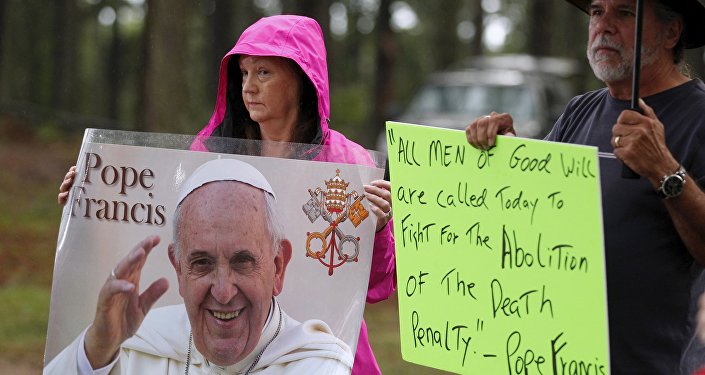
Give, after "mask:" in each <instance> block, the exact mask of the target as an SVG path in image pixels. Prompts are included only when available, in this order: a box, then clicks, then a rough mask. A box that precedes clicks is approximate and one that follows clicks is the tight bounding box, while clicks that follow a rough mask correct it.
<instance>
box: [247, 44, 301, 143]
mask: <svg viewBox="0 0 705 375" xmlns="http://www.w3.org/2000/svg"><path fill="white" fill-rule="evenodd" d="M240 72H241V73H242V101H243V102H244V103H245V108H247V111H248V112H249V113H250V118H251V119H252V120H253V121H255V122H257V123H259V125H260V127H261V128H262V131H263V133H267V132H281V131H284V132H292V131H293V128H294V126H295V125H296V121H297V118H298V114H299V101H300V98H299V97H300V95H301V94H300V92H301V90H300V85H301V83H300V79H299V76H298V74H297V73H296V71H294V68H293V67H292V66H291V62H289V61H288V60H287V59H285V58H283V57H273V56H247V55H242V56H240ZM288 136H291V134H289V135H288ZM280 140H284V141H288V140H289V139H280Z"/></svg>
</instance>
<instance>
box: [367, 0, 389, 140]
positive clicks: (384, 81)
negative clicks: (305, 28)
mask: <svg viewBox="0 0 705 375" xmlns="http://www.w3.org/2000/svg"><path fill="white" fill-rule="evenodd" d="M390 5H391V0H381V1H380V5H379V14H378V16H377V24H376V28H377V30H376V31H377V33H376V35H375V37H376V39H377V42H376V44H375V45H376V46H377V61H376V67H377V69H376V70H375V79H374V85H375V86H374V96H373V98H374V102H373V103H372V108H373V110H372V121H370V122H369V123H368V124H367V125H366V127H367V129H366V131H364V132H363V133H362V134H364V136H365V139H364V140H363V142H364V143H365V144H369V145H371V144H374V141H375V137H376V136H377V134H378V133H379V129H380V128H382V127H383V126H384V120H386V118H387V111H388V109H389V106H390V104H391V103H392V99H393V97H394V90H393V89H394V86H393V83H394V80H393V78H394V63H395V59H394V56H396V51H397V40H396V36H395V34H394V33H393V32H392V29H391V27H390V19H391V14H390V11H389V7H390Z"/></svg>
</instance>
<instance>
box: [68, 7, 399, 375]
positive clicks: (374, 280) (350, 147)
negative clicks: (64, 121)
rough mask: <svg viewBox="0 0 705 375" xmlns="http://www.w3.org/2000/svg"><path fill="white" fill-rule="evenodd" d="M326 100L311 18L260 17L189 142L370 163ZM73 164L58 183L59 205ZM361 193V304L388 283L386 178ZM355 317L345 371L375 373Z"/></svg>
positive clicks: (229, 60)
mask: <svg viewBox="0 0 705 375" xmlns="http://www.w3.org/2000/svg"><path fill="white" fill-rule="evenodd" d="M329 123H330V98H329V89H328V65H327V62H326V49H325V45H324V41H323V33H322V31H321V27H320V26H319V25H318V23H317V22H316V21H315V20H313V19H311V18H307V17H302V16H289V15H282V16H273V17H266V18H262V19H260V20H259V21H257V22H256V23H254V24H252V25H251V26H250V27H248V28H247V29H246V30H245V31H244V32H243V33H242V35H241V36H240V39H239V40H238V41H237V43H236V44H235V46H234V47H233V48H232V50H230V52H228V53H227V54H226V55H225V57H223V59H222V61H221V63H220V79H219V82H218V95H217V98H216V103H215V110H214V111H213V115H212V116H211V118H210V120H209V121H208V124H206V126H205V127H204V128H203V129H202V130H201V131H200V132H199V133H198V136H197V137H196V140H195V141H194V142H193V144H192V145H191V149H193V150H201V151H206V150H216V149H217V148H218V146H217V138H211V137H230V138H243V139H253V140H264V141H277V142H295V143H302V144H311V145H315V146H319V145H320V146H326V147H315V146H313V147H310V148H308V149H307V150H305V151H304V153H305V156H306V157H307V158H309V159H312V160H318V161H330V162H338V163H354V164H367V165H371V164H372V160H371V158H370V156H369V154H368V153H367V151H366V150H365V149H364V148H363V147H361V146H360V145H358V144H356V143H355V142H352V141H350V140H348V139H347V138H345V136H343V135H342V134H340V133H339V132H337V131H335V130H332V129H330V128H329V127H328V124H329ZM277 142H272V143H270V142H263V143H262V149H261V150H257V151H256V152H257V153H258V154H261V155H267V156H286V155H285V153H286V152H288V150H289V148H288V147H287V146H286V145H282V144H279V143H277ZM74 176H75V167H72V168H71V170H69V172H68V173H67V175H66V178H65V180H64V182H63V183H62V184H61V187H60V189H59V191H60V193H59V203H61V204H64V203H65V202H66V199H67V197H68V190H69V187H70V186H71V184H72V183H73V178H74ZM365 195H366V198H367V199H368V200H369V201H370V203H371V210H372V212H373V213H374V214H375V215H376V216H377V218H378V221H377V228H376V229H377V233H376V235H375V241H374V251H373V257H372V266H371V270H370V279H369V287H368V292H367V302H370V303H374V302H378V301H381V300H384V299H386V298H388V297H389V295H390V294H391V293H392V292H393V291H394V290H395V288H396V275H395V256H394V237H393V235H392V223H391V221H390V220H391V194H390V185H389V182H388V181H383V180H377V181H372V182H371V183H370V184H369V185H365ZM379 373H380V370H379V366H378V365H377V361H376V360H375V357H374V354H373V353H372V348H371V347H370V343H369V341H368V338H367V327H366V325H365V322H364V320H363V322H362V326H361V327H360V336H359V340H358V344H357V350H356V353H355V363H354V365H353V369H352V374H365V375H367V374H379Z"/></svg>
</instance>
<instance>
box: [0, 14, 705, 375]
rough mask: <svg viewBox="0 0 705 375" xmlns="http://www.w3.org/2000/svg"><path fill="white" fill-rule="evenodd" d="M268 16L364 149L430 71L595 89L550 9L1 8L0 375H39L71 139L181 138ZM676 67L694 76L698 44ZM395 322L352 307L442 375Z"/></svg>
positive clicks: (699, 69) (375, 339)
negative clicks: (322, 62)
mask: <svg viewBox="0 0 705 375" xmlns="http://www.w3.org/2000/svg"><path fill="white" fill-rule="evenodd" d="M283 13H286V14H301V15H308V16H310V17H313V18H315V19H316V20H318V22H319V23H320V24H321V26H322V28H323V30H324V34H325V37H326V45H327V48H328V63H329V72H330V86H331V104H332V105H331V113H332V116H331V117H332V123H331V126H332V127H333V128H334V129H336V130H338V131H341V132H342V133H343V134H345V135H346V136H348V138H351V139H353V140H355V141H357V142H358V143H360V144H362V145H364V146H366V147H368V148H374V145H375V140H376V137H377V134H378V133H379V132H380V130H381V129H382V127H383V126H384V121H385V120H390V119H394V118H395V116H397V115H398V114H399V113H401V111H402V110H403V108H404V107H405V106H406V105H407V104H408V102H409V100H410V98H411V97H412V95H413V93H414V92H415V91H416V90H418V89H419V87H420V86H421V85H422V84H423V83H424V81H425V79H426V77H427V76H428V75H429V74H430V73H431V72H434V71H438V70H444V69H451V68H458V67H462V66H466V65H467V64H468V63H469V62H470V61H471V60H472V59H473V58H475V57H477V56H491V55H499V54H507V53H522V54H530V55H534V56H556V57H565V58H570V59H574V60H575V62H576V63H577V64H578V67H579V68H578V73H579V74H577V75H575V76H574V77H573V85H574V88H575V92H576V93H577V92H582V91H585V90H588V89H594V88H597V87H600V83H599V82H597V81H596V80H595V79H594V77H593V76H592V73H591V71H590V69H589V66H588V65H587V63H586V60H585V57H584V56H585V41H586V38H587V16H586V15H585V14H583V13H581V12H579V11H578V10H577V9H575V8H574V7H573V6H571V5H569V4H568V3H567V2H566V1H563V0H441V1H425V0H338V1H332V0H237V1H232V0H231V1H228V0H53V1H42V0H0V301H2V303H0V373H3V374H5V373H8V374H9V373H12V374H25V373H27V374H30V373H37V372H39V371H40V369H41V364H42V356H43V351H44V340H45V335H46V326H47V319H48V312H49V298H50V291H51V278H52V271H53V260H54V251H55V247H56V236H57V230H58V226H59V220H60V208H59V206H58V205H57V204H56V193H57V190H58V186H59V183H60V181H61V179H62V178H63V175H64V174H65V172H66V170H67V169H68V167H69V166H70V165H72V164H74V163H75V160H76V158H77V153H78V150H79V146H80V143H81V138H82V133H83V130H84V129H85V128H104V129H120V130H133V131H147V132H166V133H184V134H193V133H195V132H196V131H197V130H199V129H200V128H201V127H202V126H203V125H204V124H205V123H206V122H207V120H208V118H209V117H210V115H211V113H212V110H213V106H214V100H215V94H216V86H217V82H218V67H219V62H220V59H221V58H222V56H223V55H224V54H225V53H226V52H227V51H228V50H229V49H230V48H231V47H232V45H233V44H234V43H235V41H236V40H237V38H238V36H239V35H240V33H241V32H242V31H243V30H244V29H245V28H246V27H247V26H248V25H249V24H251V23H252V22H254V21H256V20H257V19H259V18H260V17H263V16H267V15H273V14H283ZM687 60H688V62H689V64H690V65H691V71H692V73H693V74H694V75H695V76H698V77H703V75H705V62H704V60H703V49H702V48H701V49H697V50H690V51H687ZM468 120H470V119H468ZM396 314H397V310H396V299H395V298H394V297H393V298H391V299H390V300H388V301H385V302H382V303H379V304H377V305H372V306H369V305H368V308H367V311H366V319H367V322H368V325H369V328H370V332H371V334H370V339H371V341H372V345H373V348H374V350H375V353H376V355H377V357H378V360H379V362H380V365H381V367H382V370H383V372H384V373H385V374H402V373H405V372H411V373H415V374H421V373H429V374H436V373H441V372H440V371H435V370H431V369H427V368H423V367H420V366H416V365H413V364H410V363H406V362H404V361H403V360H402V359H401V355H400V352H399V337H398V336H399V332H398V329H399V327H398V316H397V315H396Z"/></svg>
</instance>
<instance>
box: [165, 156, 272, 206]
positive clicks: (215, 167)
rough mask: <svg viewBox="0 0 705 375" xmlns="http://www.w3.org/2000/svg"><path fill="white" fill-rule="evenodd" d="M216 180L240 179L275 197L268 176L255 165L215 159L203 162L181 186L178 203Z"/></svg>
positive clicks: (239, 161) (239, 180)
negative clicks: (265, 176)
mask: <svg viewBox="0 0 705 375" xmlns="http://www.w3.org/2000/svg"><path fill="white" fill-rule="evenodd" d="M216 181H238V182H242V183H244V184H248V185H250V186H252V187H255V188H257V189H260V190H262V191H264V192H267V193H269V194H270V195H271V196H272V197H274V198H275V199H276V197H275V195H274V190H273V189H272V186H271V185H269V182H268V181H267V179H266V178H264V176H263V175H262V173H260V171H258V170H257V169H256V168H255V167H253V166H251V165H250V164H247V163H245V162H244V161H241V160H236V159H215V160H211V161H208V162H206V163H203V164H202V165H201V166H200V167H198V168H197V169H196V170H195V171H193V173H192V174H191V176H189V178H187V179H186V181H185V182H184V183H183V185H181V188H179V195H178V198H177V201H176V205H177V206H178V205H180V204H181V202H183V200H184V199H186V197H187V196H188V195H189V194H191V192H193V191H194V190H196V189H198V188H199V187H201V186H203V185H205V184H207V183H209V182H216Z"/></svg>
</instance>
